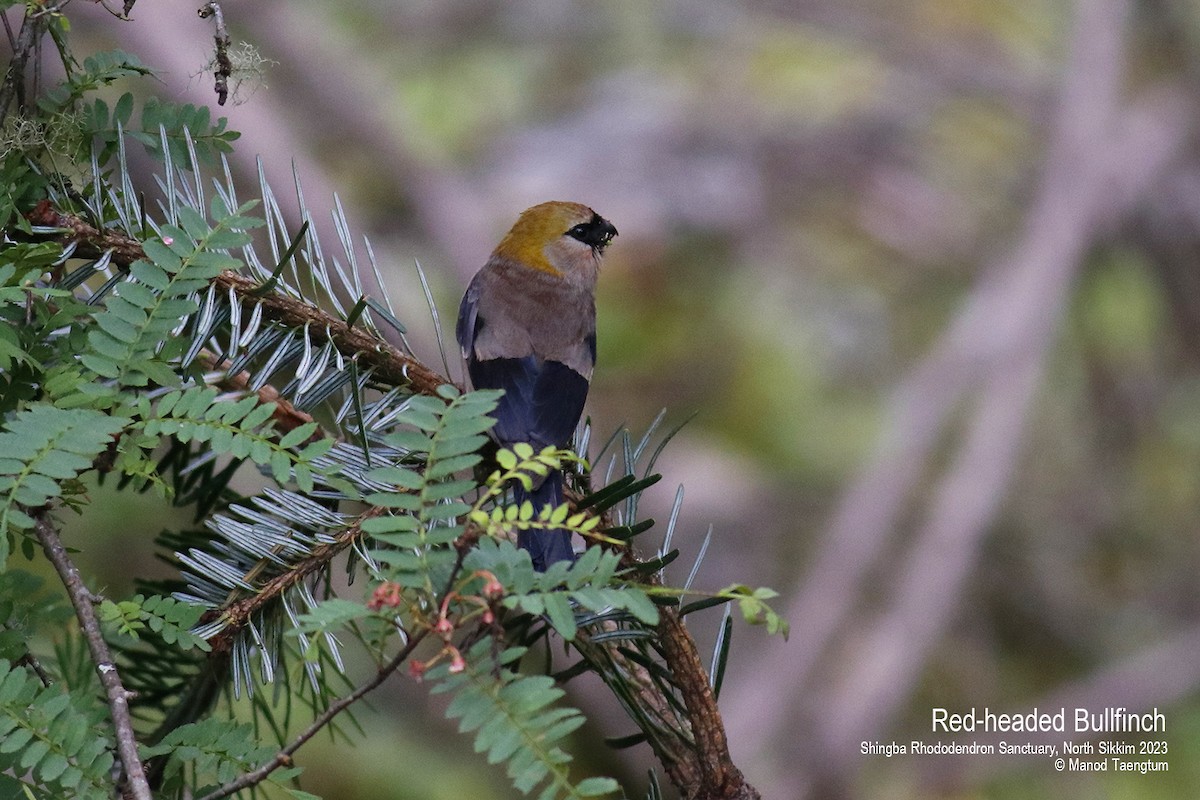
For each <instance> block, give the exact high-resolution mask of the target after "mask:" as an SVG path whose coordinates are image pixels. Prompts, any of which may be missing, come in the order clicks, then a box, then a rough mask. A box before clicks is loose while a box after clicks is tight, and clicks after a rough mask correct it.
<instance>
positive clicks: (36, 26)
mask: <svg viewBox="0 0 1200 800" xmlns="http://www.w3.org/2000/svg"><path fill="white" fill-rule="evenodd" d="M34 8H35V6H32V5H30V6H28V7H27V8H26V10H25V16H24V18H23V19H22V21H21V31H20V33H18V34H17V42H16V45H15V46H14V47H13V56H12V60H11V61H9V62H8V71H7V72H6V73H5V75H4V83H3V84H2V85H0V125H3V124H4V120H5V119H6V118H7V117H8V107H9V106H10V105H12V102H13V100H15V99H19V98H21V96H22V95H23V93H24V86H25V65H26V64H27V63H28V62H29V58H30V56H32V55H33V50H34V47H35V45H36V44H37V40H38V38H39V37H40V36H41V33H42V30H43V29H44V28H45V22H44V19H45V17H44V15H42V14H39V13H34V11H33V9H34ZM5 21H6V23H7V18H6V20H5Z"/></svg>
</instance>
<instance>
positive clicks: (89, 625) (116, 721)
mask: <svg viewBox="0 0 1200 800" xmlns="http://www.w3.org/2000/svg"><path fill="white" fill-rule="evenodd" d="M35 530H36V532H37V537H38V540H39V541H40V542H41V543H42V549H43V550H45V551H46V557H47V558H48V559H50V563H51V564H53V565H54V569H55V571H56V572H58V576H59V578H60V579H61V580H62V582H63V586H65V587H66V589H67V594H68V595H69V596H70V598H71V605H72V606H74V607H75V616H76V617H77V618H78V619H79V627H80V629H81V630H82V631H83V636H84V639H86V640H87V644H88V650H89V651H90V652H91V654H92V661H93V662H95V664H96V671H97V672H98V673H100V683H101V685H103V686H104V693H105V695H106V696H107V697H108V709H109V713H110V714H111V715H112V722H113V730H114V731H115V733H116V737H117V754H118V756H119V757H120V759H121V765H122V767H123V768H124V770H125V786H126V788H127V789H128V791H129V793H130V796H131V797H132V798H133V800H153V796H152V795H151V793H150V784H149V783H148V782H147V781H146V773H145V771H144V770H143V768H142V761H141V759H140V758H139V757H138V752H137V747H138V744H137V736H136V734H134V732H133V720H132V719H131V718H130V716H129V698H130V692H128V691H126V689H125V687H124V685H123V684H122V683H121V676H120V674H119V673H118V672H117V665H116V663H114V661H113V657H112V653H111V652H110V651H109V649H108V643H107V642H105V641H104V635H103V634H102V633H101V631H100V621H99V620H98V619H97V618H96V610H95V608H93V607H92V606H93V604H94V603H95V602H96V596H95V595H93V594H92V593H91V592H90V591H89V590H88V588H87V587H86V586H85V585H84V583H83V578H81V577H80V576H79V570H78V568H76V566H75V564H74V563H73V562H72V561H71V559H70V557H69V556H68V555H67V549H66V548H65V547H63V543H62V540H61V539H59V538H58V531H56V530H55V529H54V526H53V525H52V524H51V523H50V520H49V518H48V514H47V513H42V514H39V515H38V516H37V518H36V526H35Z"/></svg>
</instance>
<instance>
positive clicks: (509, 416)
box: [467, 356, 588, 448]
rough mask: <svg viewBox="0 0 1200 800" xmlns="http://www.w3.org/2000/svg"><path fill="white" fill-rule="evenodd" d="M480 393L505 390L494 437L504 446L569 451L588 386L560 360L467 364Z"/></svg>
mask: <svg viewBox="0 0 1200 800" xmlns="http://www.w3.org/2000/svg"><path fill="white" fill-rule="evenodd" d="M467 371H468V372H469V373H470V374H471V383H472V384H474V386H475V388H477V389H503V390H504V396H503V397H501V398H500V404H499V405H498V406H497V407H496V411H495V417H496V427H495V428H494V429H493V433H494V434H495V436H496V439H497V440H499V442H500V443H501V444H505V445H512V444H515V443H517V442H529V443H530V444H531V445H533V446H534V447H535V448H542V447H546V446H548V445H553V446H555V447H566V446H567V445H569V444H570V443H571V438H572V437H573V436H574V434H575V426H576V425H578V424H579V417H580V416H581V415H582V414H583V406H584V403H585V402H586V401H587V394H588V381H587V379H586V378H584V377H583V376H582V375H580V374H579V373H578V372H576V371H575V370H573V369H571V368H570V367H568V366H566V365H565V364H560V363H559V362H557V361H539V360H538V359H537V358H535V357H534V356H526V357H525V358H493V359H489V360H487V361H480V360H478V359H474V358H468V359H467Z"/></svg>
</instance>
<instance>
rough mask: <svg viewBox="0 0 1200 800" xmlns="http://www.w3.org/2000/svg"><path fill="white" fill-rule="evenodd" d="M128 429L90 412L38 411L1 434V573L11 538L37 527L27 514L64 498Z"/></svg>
mask: <svg viewBox="0 0 1200 800" xmlns="http://www.w3.org/2000/svg"><path fill="white" fill-rule="evenodd" d="M129 423H130V420H129V419H126V418H124V417H113V416H109V415H107V414H103V413H101V412H99V411H94V410H90V409H62V408H55V407H53V406H45V405H36V406H32V407H30V408H28V409H26V410H24V411H21V412H20V413H18V414H15V415H14V416H13V417H12V418H11V419H10V420H9V422H8V426H7V430H5V431H3V432H0V567H3V565H4V563H5V561H6V560H7V558H8V534H9V532H11V531H14V530H25V529H28V528H32V527H33V524H34V523H33V518H32V517H30V516H29V514H27V513H26V511H25V509H29V508H36V507H38V506H42V505H45V504H46V503H47V502H49V501H50V500H51V499H53V498H56V497H59V496H61V495H62V494H63V484H64V482H66V481H68V480H70V479H73V478H75V477H76V476H78V475H79V474H80V473H82V472H84V471H85V470H88V469H90V468H91V466H92V461H93V459H95V457H96V456H98V455H99V454H100V453H102V452H103V451H104V450H105V448H107V447H108V445H109V444H110V442H111V440H112V437H113V436H115V435H116V434H117V433H118V432H120V431H121V429H122V428H124V427H125V426H126V425H128V424H129Z"/></svg>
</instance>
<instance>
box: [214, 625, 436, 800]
mask: <svg viewBox="0 0 1200 800" xmlns="http://www.w3.org/2000/svg"><path fill="white" fill-rule="evenodd" d="M429 630H430V629H429V628H425V629H423V630H421V631H419V632H417V633H416V634H414V635H413V636H412V638H410V639H409V640H408V643H407V644H406V645H404V647H402V648H400V652H398V653H396V655H395V656H394V657H393V658H392V660H391V661H389V662H388V663H387V664H385V665H384V666H383V667H381V668H380V669H379V671H378V672H377V673H375V677H373V678H371V680H369V681H367V682H366V683H364V684H362V685H361V686H359V687H358V688H357V689H355V690H354V691H353V692H351V693H350V694H348V695H346V696H345V697H342V698H340V699H339V700H337V701H335V702H333V703H330V705H329V707H328V708H327V709H325V710H324V711H323V712H321V714H320V715H318V716H317V718H316V719H314V720H313V721H312V723H311V724H309V726H308V727H307V728H305V729H304V730H303V731H301V732H300V735H299V736H297V737H296V738H295V739H293V740H292V741H291V743H289V744H288V746H287V747H284V748H283V749H282V750H280V751H279V752H278V753H276V754H275V757H274V758H273V759H271V760H270V761H268V762H267V763H266V764H263V765H262V766H261V767H259V768H258V769H256V770H254V771H252V772H247V773H245V774H244V775H242V776H240V777H238V778H236V779H234V780H232V781H230V782H229V783H227V784H225V785H224V786H222V787H221V788H219V789H217V790H216V791H213V792H209V793H208V794H206V795H204V796H203V797H201V798H200V800H221V798H223V797H229V796H230V795H232V794H236V793H237V792H240V791H241V790H242V789H248V788H250V787H251V786H256V785H258V784H260V783H262V782H263V781H264V780H266V779H267V777H268V776H269V775H270V774H271V773H272V772H274V771H275V770H277V769H279V768H280V767H285V766H288V765H289V764H291V763H292V755H293V754H295V752H296V751H297V750H299V749H300V748H301V747H303V746H304V744H305V742H307V741H308V740H309V739H311V738H313V737H314V736H316V735H317V734H318V733H320V732H321V729H322V728H324V727H325V726H326V725H328V724H329V723H330V722H332V721H333V718H334V717H336V716H337V715H338V714H340V713H342V712H343V711H345V710H346V709H347V708H349V707H350V706H352V705H354V704H355V703H357V702H358V701H359V700H361V699H362V698H363V697H365V696H366V695H367V694H369V693H370V692H372V691H374V690H375V689H377V688H379V687H380V686H382V685H383V682H384V681H386V680H387V679H388V678H389V677H391V675H392V673H394V672H395V671H396V670H397V669H399V668H400V665H401V664H403V663H404V662H405V661H406V660H407V659H408V657H409V656H410V655H412V652H413V651H414V650H416V649H417V646H418V645H419V644H421V642H423V641H425V637H426V636H428V635H429Z"/></svg>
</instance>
